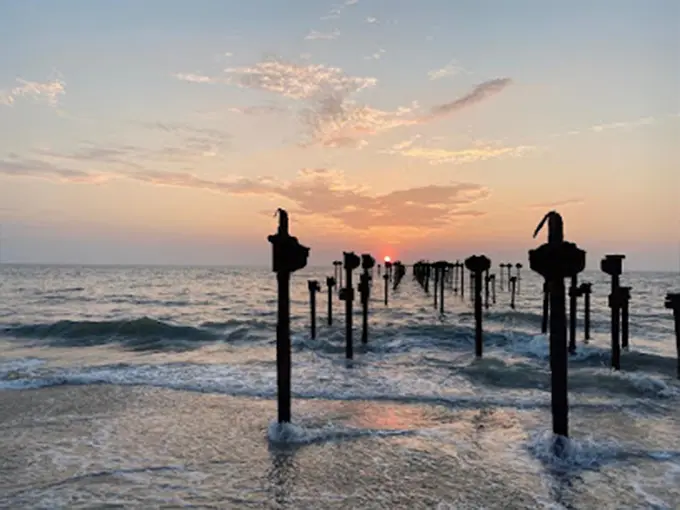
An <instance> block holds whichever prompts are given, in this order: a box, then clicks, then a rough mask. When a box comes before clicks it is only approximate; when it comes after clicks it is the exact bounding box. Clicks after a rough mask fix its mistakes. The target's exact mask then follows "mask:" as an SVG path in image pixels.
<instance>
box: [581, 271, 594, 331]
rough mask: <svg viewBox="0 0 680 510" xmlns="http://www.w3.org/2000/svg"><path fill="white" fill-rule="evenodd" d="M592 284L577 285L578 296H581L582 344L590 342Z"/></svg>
mask: <svg viewBox="0 0 680 510" xmlns="http://www.w3.org/2000/svg"><path fill="white" fill-rule="evenodd" d="M592 287H593V284H592V283H582V284H581V285H579V287H578V290H579V296H583V337H584V339H585V340H584V343H588V340H590V294H591V292H592Z"/></svg>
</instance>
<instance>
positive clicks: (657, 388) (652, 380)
mask: <svg viewBox="0 0 680 510" xmlns="http://www.w3.org/2000/svg"><path fill="white" fill-rule="evenodd" d="M610 375H611V377H614V378H618V379H623V380H625V381H628V382H629V383H631V384H632V385H633V386H634V387H635V388H637V389H638V390H640V391H641V392H643V393H648V394H650V395H654V396H656V397H662V398H670V397H673V396H675V395H679V394H680V389H679V388H678V387H675V386H671V385H670V384H668V383H667V382H666V381H664V380H663V379H661V378H660V377H657V376H653V375H650V374H646V373H640V372H624V371H620V370H617V371H613V372H610Z"/></svg>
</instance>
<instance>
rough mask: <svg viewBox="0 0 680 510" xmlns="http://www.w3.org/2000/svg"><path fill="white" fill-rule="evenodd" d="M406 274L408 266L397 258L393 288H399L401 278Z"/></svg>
mask: <svg viewBox="0 0 680 510" xmlns="http://www.w3.org/2000/svg"><path fill="white" fill-rule="evenodd" d="M404 276H406V266H405V265H404V264H402V263H401V261H399V260H397V261H396V262H395V263H394V284H393V285H392V290H393V291H394V290H397V288H398V287H399V284H400V283H401V280H402V279H403V278H404Z"/></svg>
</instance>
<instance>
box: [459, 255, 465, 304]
mask: <svg viewBox="0 0 680 510" xmlns="http://www.w3.org/2000/svg"><path fill="white" fill-rule="evenodd" d="M459 269H460V270H459V273H458V274H460V298H461V299H465V264H464V263H462V262H461V264H460V268H459Z"/></svg>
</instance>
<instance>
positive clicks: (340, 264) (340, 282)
mask: <svg viewBox="0 0 680 510" xmlns="http://www.w3.org/2000/svg"><path fill="white" fill-rule="evenodd" d="M337 263H338V293H340V292H342V289H343V286H342V261H341V260H338V261H337Z"/></svg>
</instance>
